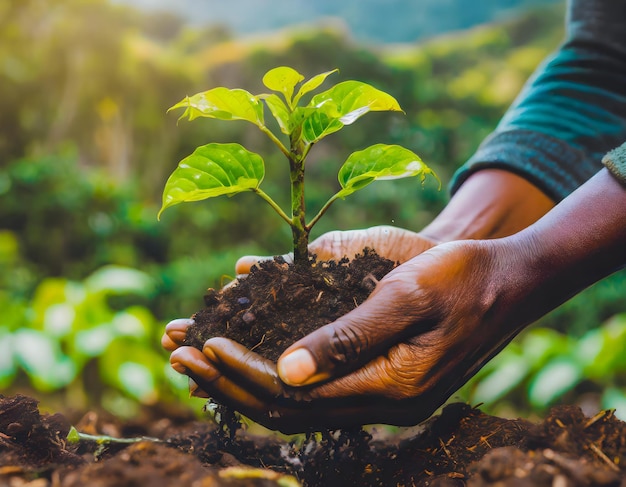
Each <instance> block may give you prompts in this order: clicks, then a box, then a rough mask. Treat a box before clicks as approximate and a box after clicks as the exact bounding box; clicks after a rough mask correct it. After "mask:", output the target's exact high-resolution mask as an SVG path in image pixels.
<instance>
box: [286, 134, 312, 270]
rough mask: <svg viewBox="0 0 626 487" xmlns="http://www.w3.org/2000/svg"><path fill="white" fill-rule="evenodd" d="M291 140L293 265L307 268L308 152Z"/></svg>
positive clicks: (301, 145) (308, 231) (300, 144)
mask: <svg viewBox="0 0 626 487" xmlns="http://www.w3.org/2000/svg"><path fill="white" fill-rule="evenodd" d="M296 140H297V139H293V138H292V139H291V154H290V156H289V172H290V181H291V234H292V237H293V263H294V264H295V265H297V266H308V265H310V262H309V233H310V228H309V227H307V225H306V214H305V200H304V159H305V158H306V154H307V152H308V150H307V148H305V147H303V144H302V143H301V142H300V143H298V142H296Z"/></svg>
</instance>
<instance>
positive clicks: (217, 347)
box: [202, 337, 284, 397]
mask: <svg viewBox="0 0 626 487" xmlns="http://www.w3.org/2000/svg"><path fill="white" fill-rule="evenodd" d="M202 351H203V354H204V355H205V356H206V357H207V358H208V360H210V361H211V363H212V364H214V365H215V367H217V368H218V369H219V370H220V371H221V372H222V373H223V374H224V375H227V376H229V377H233V378H236V379H237V381H238V382H239V383H241V384H243V385H246V386H247V387H249V388H251V389H254V390H255V391H257V393H259V394H261V395H265V396H268V397H277V396H280V395H282V394H283V392H284V391H283V387H282V384H281V381H280V379H279V378H278V373H277V372H276V366H275V364H274V363H273V362H271V361H270V360H267V359H266V358H264V357H262V356H261V355H259V354H257V353H254V352H253V351H251V350H249V349H247V348H246V347H244V346H243V345H241V344H240V343H237V342H235V341H233V340H230V339H228V338H224V337H215V338H211V339H210V340H207V341H206V343H205V344H204V348H203V350H202Z"/></svg>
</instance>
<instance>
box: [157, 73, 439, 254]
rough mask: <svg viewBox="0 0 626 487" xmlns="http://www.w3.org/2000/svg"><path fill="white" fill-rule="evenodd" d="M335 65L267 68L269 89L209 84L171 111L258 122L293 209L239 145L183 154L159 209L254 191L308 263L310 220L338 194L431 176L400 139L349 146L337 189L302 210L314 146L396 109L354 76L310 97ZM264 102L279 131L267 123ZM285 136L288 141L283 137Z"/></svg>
mask: <svg viewBox="0 0 626 487" xmlns="http://www.w3.org/2000/svg"><path fill="white" fill-rule="evenodd" d="M336 71H337V70H333V71H328V72H325V73H321V74H318V75H316V76H314V77H312V78H311V79H309V80H307V81H304V76H302V75H301V74H300V73H298V72H297V71H296V70H294V69H292V68H289V67H284V66H283V67H278V68H274V69H271V70H270V71H268V72H267V73H266V74H265V76H264V77H263V84H264V85H265V86H266V87H267V88H268V89H269V90H271V91H272V92H273V93H269V94H259V95H253V94H251V93H249V92H248V91H246V90H243V89H228V88H224V87H218V88H213V89H211V90H208V91H204V92H202V93H197V94H195V95H193V96H188V97H185V98H184V99H183V100H182V101H180V102H179V103H177V104H176V105H174V106H173V107H171V108H170V110H174V109H179V108H184V109H185V111H184V113H183V114H182V116H181V117H180V118H181V119H182V118H185V117H187V118H188V119H189V120H190V121H191V120H194V119H196V118H199V117H207V118H216V119H219V120H245V121H248V122H250V123H252V124H254V125H256V126H257V127H258V129H259V130H261V132H263V133H264V134H265V135H267V137H269V138H270V140H271V141H272V142H273V143H274V144H275V145H276V147H277V148H278V150H280V151H281V152H282V153H283V155H284V156H285V157H286V159H287V161H288V163H289V172H290V181H291V208H290V209H289V210H286V209H283V208H281V207H280V206H279V205H278V204H277V203H276V202H275V201H274V200H273V199H272V198H271V197H270V196H269V195H268V194H266V193H265V192H264V191H263V190H262V189H261V187H260V186H261V182H262V181H263V178H264V176H265V164H264V161H263V158H262V157H261V156H260V155H259V154H256V153H254V152H250V151H249V150H247V149H246V148H244V147H242V146H241V145H239V144H234V143H230V144H218V143H209V144H206V145H202V146H200V147H198V148H196V150H195V151H194V152H193V153H192V154H191V155H189V156H187V157H186V158H184V159H183V160H182V161H181V162H180V163H179V164H178V167H177V168H176V169H175V170H174V172H173V173H172V174H171V175H170V177H169V179H168V180H167V183H166V184H165V189H164V191H163V205H162V207H161V210H160V211H159V217H160V215H161V213H162V212H163V210H165V209H166V208H169V207H170V206H173V205H176V204H178V203H182V202H184V201H199V200H204V199H207V198H211V197H214V196H221V195H234V194H236V193H240V192H242V191H252V192H253V193H256V194H258V195H259V196H260V197H261V198H262V199H263V200H265V201H266V202H267V203H268V204H269V205H270V206H271V207H272V208H273V209H274V210H275V211H276V213H278V215H279V216H280V217H281V218H282V219H283V220H285V221H286V222H287V224H288V225H289V226H290V227H291V232H292V236H293V257H294V264H296V265H309V263H310V261H309V255H308V244H309V235H310V233H311V229H312V228H313V226H314V225H315V224H316V223H317V222H318V221H319V219H320V218H321V217H322V215H324V213H325V212H326V211H327V210H328V208H329V207H330V205H332V204H333V203H334V202H335V201H336V200H337V199H339V198H345V197H346V196H348V195H350V194H352V193H353V192H355V191H357V190H359V189H361V188H364V187H365V186H367V185H368V184H370V183H371V182H373V181H376V180H382V179H398V178H405V177H411V176H420V177H421V180H422V182H423V181H424V179H425V178H426V176H427V175H429V174H430V175H433V176H434V177H435V178H436V177H437V176H436V175H435V174H434V172H433V171H432V170H431V169H430V168H429V167H428V166H426V165H425V164H424V163H423V162H422V160H421V159H420V157H419V156H417V155H416V154H415V153H413V152H412V151H410V150H409V149H406V148H404V147H401V146H399V145H385V144H376V145H372V146H370V147H367V148H365V149H363V150H360V151H356V152H353V153H352V154H350V155H349V156H348V158H347V159H346V161H345V162H344V164H343V165H342V166H341V168H340V169H339V176H338V177H339V184H340V185H341V189H340V190H339V191H338V192H337V193H335V194H334V195H332V196H331V197H330V198H329V199H328V201H327V202H326V203H325V204H324V205H323V206H322V207H321V208H320V209H319V210H318V212H317V213H316V214H315V215H314V216H313V217H312V218H310V219H307V215H306V212H305V194H304V193H305V191H304V190H305V185H304V173H305V161H306V158H307V156H308V154H309V151H310V150H311V148H312V147H313V145H314V144H315V143H316V142H318V141H320V140H321V139H323V138H324V137H326V136H327V135H330V134H332V133H333V132H337V131H338V130H341V129H342V128H343V127H344V126H346V125H350V124H352V123H353V122H355V121H356V120H357V119H359V118H360V117H362V116H363V115H365V114H366V113H368V112H374V111H402V110H401V108H400V106H399V104H398V102H397V101H396V100H395V98H393V97H392V96H391V95H389V94H387V93H385V92H383V91H380V90H378V89H376V88H374V87H372V86H370V85H368V84H366V83H362V82H360V81H343V82H340V83H338V84H336V85H334V86H333V87H331V88H330V89H328V90H326V91H323V92H321V93H318V94H316V95H313V96H312V97H311V99H310V101H309V102H308V103H305V102H303V97H304V95H306V94H309V93H311V92H313V91H314V90H316V89H317V88H318V87H319V86H320V85H321V84H322V83H323V82H324V81H325V80H326V78H327V77H328V76H329V75H331V74H333V73H335V72H336ZM265 106H267V108H268V109H269V112H270V113H271V115H272V116H273V117H274V118H275V119H276V121H277V122H278V127H279V128H280V131H281V132H282V134H284V135H283V136H280V134H277V133H274V132H273V131H271V130H270V129H269V128H268V127H267V126H266V124H265V110H264V107H265ZM281 138H282V139H283V140H285V139H288V142H287V141H285V142H283V140H281Z"/></svg>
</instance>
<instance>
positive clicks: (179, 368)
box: [170, 361, 187, 374]
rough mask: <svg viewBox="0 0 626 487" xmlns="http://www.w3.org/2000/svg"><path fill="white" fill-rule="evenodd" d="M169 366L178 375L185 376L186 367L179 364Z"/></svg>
mask: <svg viewBox="0 0 626 487" xmlns="http://www.w3.org/2000/svg"><path fill="white" fill-rule="evenodd" d="M170 366H171V367H172V368H173V369H174V370H175V371H176V372H178V373H179V374H185V373H186V372H187V367H185V366H184V365H183V364H181V363H180V362H176V361H175V362H170Z"/></svg>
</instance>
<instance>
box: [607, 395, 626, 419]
mask: <svg viewBox="0 0 626 487" xmlns="http://www.w3.org/2000/svg"><path fill="white" fill-rule="evenodd" d="M602 409H615V416H617V417H618V418H619V419H621V420H622V421H626V392H625V391H624V390H623V389H618V388H616V387H608V388H607V389H606V390H605V391H604V392H603V393H602Z"/></svg>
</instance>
